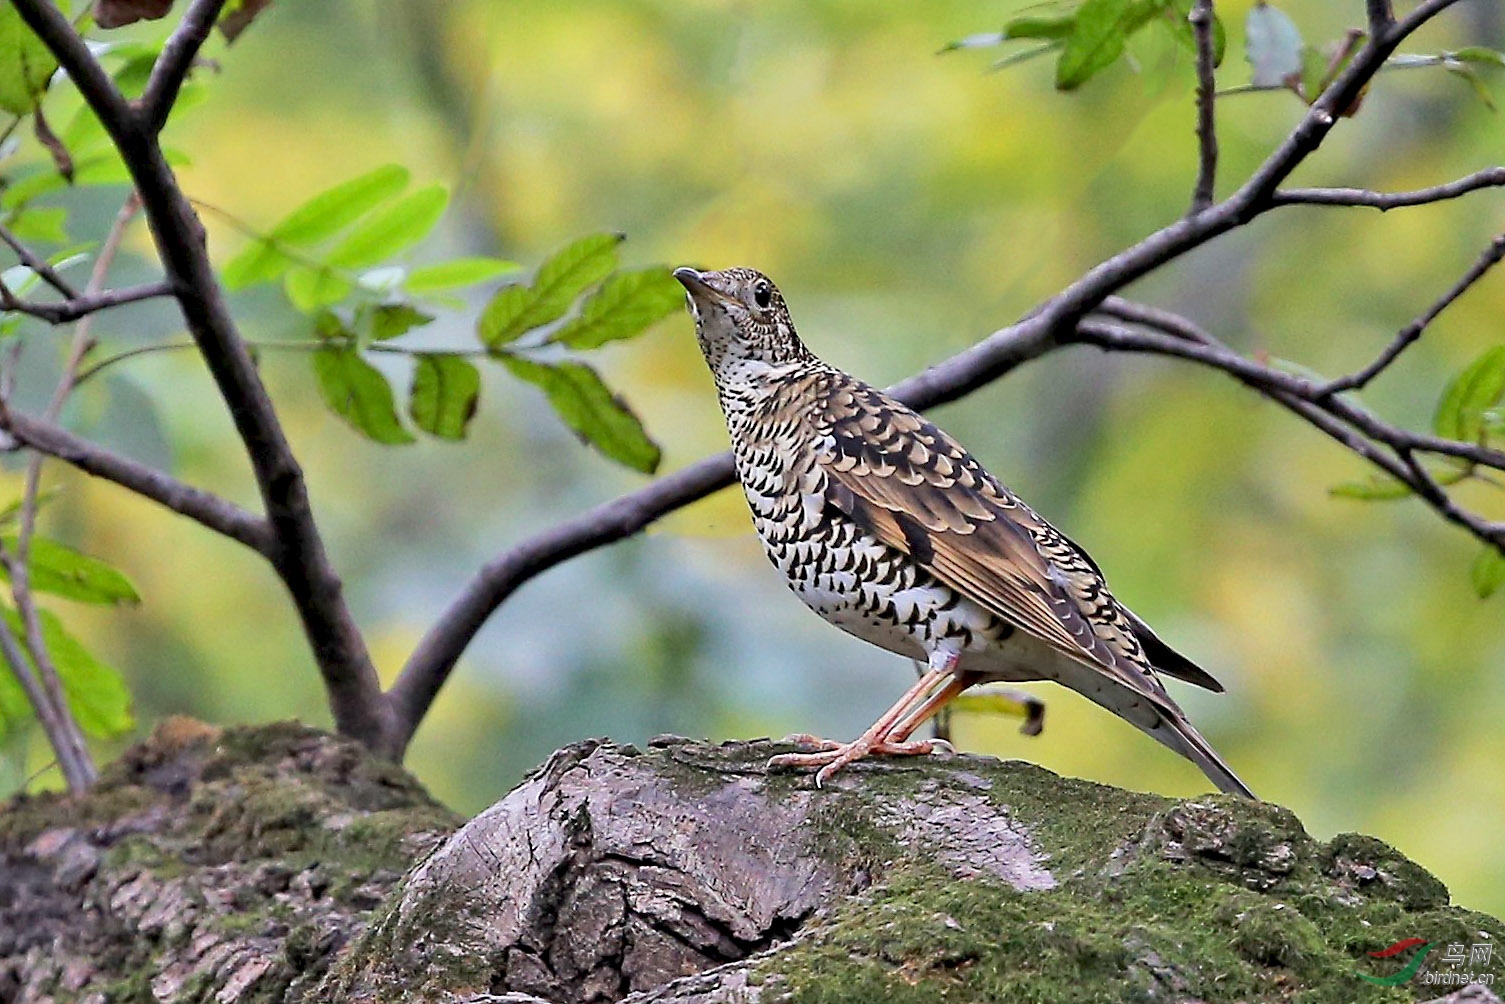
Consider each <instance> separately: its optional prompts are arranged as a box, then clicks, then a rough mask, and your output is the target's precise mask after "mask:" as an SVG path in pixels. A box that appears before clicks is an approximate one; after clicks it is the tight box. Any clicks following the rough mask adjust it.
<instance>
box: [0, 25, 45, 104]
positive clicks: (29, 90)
mask: <svg viewBox="0 0 1505 1004" xmlns="http://www.w3.org/2000/svg"><path fill="white" fill-rule="evenodd" d="M56 70H57V60H56V59H53V58H52V53H51V52H50V51H48V49H47V46H45V45H44V44H42V40H41V39H40V38H38V37H37V36H36V33H35V32H33V31H32V30H31V29H30V28H28V27H27V26H26V22H25V21H23V20H21V14H20V12H19V11H17V10H16V8H15V5H14V4H8V3H7V4H3V5H0V108H3V109H5V110H6V111H8V112H10V113H11V114H12V115H16V116H21V115H26V114H29V113H30V112H31V110H32V109H33V108H35V107H36V106H37V101H39V100H40V99H41V97H42V94H43V92H44V91H46V90H47V82H48V81H49V80H51V79H52V74H53V73H54V72H55V71H56Z"/></svg>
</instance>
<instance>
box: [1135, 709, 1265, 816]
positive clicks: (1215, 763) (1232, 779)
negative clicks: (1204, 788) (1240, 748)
mask: <svg viewBox="0 0 1505 1004" xmlns="http://www.w3.org/2000/svg"><path fill="white" fill-rule="evenodd" d="M1155 710H1156V711H1157V712H1159V716H1160V720H1159V721H1158V722H1157V723H1156V724H1155V725H1154V726H1153V727H1151V728H1145V727H1144V726H1143V725H1140V728H1142V729H1144V731H1145V732H1146V733H1148V734H1149V735H1150V737H1151V738H1153V739H1156V740H1158V741H1159V742H1161V743H1163V744H1164V745H1166V746H1169V747H1170V748H1171V749H1173V750H1175V751H1176V752H1177V753H1180V754H1181V755H1182V756H1184V757H1186V759H1188V760H1190V761H1191V762H1192V763H1194V764H1196V765H1197V766H1198V767H1200V768H1202V773H1204V774H1206V775H1207V779H1208V780H1209V781H1211V782H1212V783H1213V784H1215V785H1217V786H1218V790H1219V791H1222V792H1226V793H1227V794H1229V795H1242V796H1243V797H1244V798H1252V799H1255V800H1256V801H1258V799H1259V796H1258V795H1256V794H1254V792H1252V791H1250V790H1249V786H1248V785H1247V784H1245V783H1244V782H1243V781H1240V780H1239V777H1238V775H1237V774H1235V773H1234V772H1233V768H1232V767H1229V766H1228V765H1227V764H1226V763H1224V762H1223V758H1222V757H1220V756H1218V751H1217V750H1215V749H1213V748H1212V743H1210V742H1208V741H1207V740H1206V739H1205V738H1203V736H1202V733H1200V732H1198V731H1197V730H1196V729H1195V728H1193V727H1192V724H1191V722H1188V721H1187V720H1186V716H1185V715H1183V714H1181V713H1180V711H1179V710H1178V709H1176V708H1175V707H1158V708H1156V709H1155ZM1135 724H1138V723H1137V722H1136V723H1135Z"/></svg>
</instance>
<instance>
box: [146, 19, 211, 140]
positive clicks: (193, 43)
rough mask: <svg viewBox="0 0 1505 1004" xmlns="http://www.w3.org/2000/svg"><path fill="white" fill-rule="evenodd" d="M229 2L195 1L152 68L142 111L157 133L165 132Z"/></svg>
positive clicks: (163, 47) (149, 127) (147, 122)
mask: <svg viewBox="0 0 1505 1004" xmlns="http://www.w3.org/2000/svg"><path fill="white" fill-rule="evenodd" d="M225 2H226V0H195V2H194V3H192V4H190V5H189V7H188V10H187V11H185V12H184V14H183V20H182V21H181V22H179V24H178V27H177V30H175V31H174V32H173V33H172V37H171V38H169V39H168V40H167V44H166V45H164V46H162V54H161V55H160V56H158V57H157V64H156V65H155V66H153V67H152V73H151V77H150V78H149V79H148V80H147V82H146V90H145V91H143V92H142V94H141V101H140V104H139V107H140V109H141V114H142V115H143V116H144V117H145V120H146V127H147V128H148V129H150V130H151V131H152V132H153V133H158V132H161V131H162V127H163V126H165V125H166V124H167V116H168V115H169V114H170V113H171V112H172V106H173V105H174V104H175V103H177V100H178V91H179V90H180V89H181V88H182V86H183V81H184V80H185V79H186V78H187V76H188V71H189V70H190V69H192V68H193V60H194V58H195V57H196V56H197V55H198V53H199V49H201V48H203V45H204V42H205V41H207V40H208V38H209V33H210V32H211V31H213V30H214V22H215V21H216V20H218V18H219V12H220V10H221V9H223V8H224V6H225Z"/></svg>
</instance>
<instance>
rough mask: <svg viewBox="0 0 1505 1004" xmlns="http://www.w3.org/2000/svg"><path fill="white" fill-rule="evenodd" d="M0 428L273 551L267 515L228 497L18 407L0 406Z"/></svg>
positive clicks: (265, 552) (263, 550) (29, 444)
mask: <svg viewBox="0 0 1505 1004" xmlns="http://www.w3.org/2000/svg"><path fill="white" fill-rule="evenodd" d="M0 429H3V430H4V431H5V432H8V433H10V434H11V435H12V436H14V437H15V438H16V440H17V442H19V443H20V444H21V445H23V446H26V447H28V448H30V449H33V450H36V451H37V452H39V453H45V454H47V455H48V456H49V457H56V458H57V459H58V460H61V461H63V462H64V463H66V464H70V465H72V466H74V467H77V468H78V469H79V470H81V471H83V472H84V473H86V474H92V475H93V476H95V477H98V478H103V479H104V480H106V481H112V482H114V483H115V484H117V485H120V486H121V487H122V488H125V489H127V490H129V491H132V492H135V493H136V494H137V495H140V496H142V497H144V498H148V499H151V500H152V501H153V502H156V503H157V504H158V505H160V506H163V507H165V508H167V509H170V510H172V511H173V512H175V513H178V514H179V515H182V516H187V517H188V518H189V519H191V520H193V521H194V522H196V523H199V524H202V525H203V526H205V527H207V528H208V529H210V530H213V531H214V532H216V533H221V534H224V535H225V536H226V537H229V538H230V539H231V540H236V541H239V542H240V543H242V544H244V545H246V546H247V547H249V548H251V549H252V550H253V551H256V552H258V553H260V554H262V555H264V556H266V557H271V556H272V555H273V554H275V553H276V549H277V545H276V541H275V539H274V538H273V536H272V528H271V527H270V526H269V525H268V524H267V522H266V520H264V519H262V518H261V517H259V516H257V515H255V514H253V513H250V512H247V511H246V510H244V509H242V508H240V507H239V506H237V505H236V504H235V503H233V502H230V501H229V500H227V499H224V498H221V497H220V496H218V495H215V494H213V493H211V492H206V491H204V490H203V489H200V488H195V487H193V486H192V485H188V484H184V483H183V482H181V481H179V480H177V479H176V478H174V477H172V476H171V475H168V474H164V473H162V472H161V471H158V470H154V469H152V468H150V467H147V466H146V465H145V464H142V463H139V462H138V461H135V460H131V459H130V458H128V457H123V456H121V455H119V454H118V453H113V452H111V451H110V450H107V449H105V448H104V447H102V446H99V445H97V444H95V443H91V442H89V441H88V440H86V439H83V438H81V437H79V436H76V435H74V434H73V433H71V432H68V431H67V430H66V429H63V428H62V427H60V426H57V425H51V424H48V423H46V422H41V421H39V420H37V419H35V418H31V417H28V416H26V415H22V414H20V413H19V412H14V411H8V410H6V409H4V408H0Z"/></svg>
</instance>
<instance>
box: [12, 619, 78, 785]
mask: <svg viewBox="0 0 1505 1004" xmlns="http://www.w3.org/2000/svg"><path fill="white" fill-rule="evenodd" d="M22 630H23V631H24V630H25V626H24V625H23V626H22ZM0 655H4V656H5V662H6V663H7V664H8V665H9V666H10V669H11V672H12V673H14V674H15V676H16V679H17V680H18V681H19V682H20V684H21V689H22V690H23V691H24V692H25V693H26V700H27V701H29V702H30V703H31V706H32V708H33V709H34V710H35V711H36V715H37V721H38V722H40V723H41V724H42V731H43V732H44V733H46V734H47V735H49V736H53V735H58V734H60V733H61V732H62V730H63V726H62V724H61V723H60V722H59V720H58V714H57V708H56V707H55V706H54V705H53V703H52V697H51V695H49V694H48V693H47V691H46V690H45V689H44V688H43V687H42V682H41V680H39V679H38V678H37V674H36V673H35V672H34V671H33V669H32V664H31V661H30V660H29V659H27V658H26V653H25V652H24V651H22V649H21V643H20V642H19V641H18V640H17V639H16V633H15V632H14V631H12V630H11V626H10V622H9V621H8V620H7V619H6V618H4V617H0ZM54 752H58V763H59V766H62V764H63V763H64V761H63V758H62V753H61V752H60V751H57V750H56V748H54ZM75 763H76V761H72V760H70V761H68V764H69V766H68V767H65V768H64V770H63V776H64V777H65V778H71V777H72V776H74V775H80V774H81V775H83V776H87V775H88V772H89V770H90V768H92V766H93V764H92V762H89V761H85V763H83V764H81V765H77V766H75ZM85 787H87V785H85Z"/></svg>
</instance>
